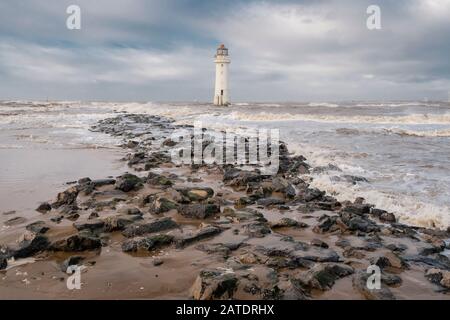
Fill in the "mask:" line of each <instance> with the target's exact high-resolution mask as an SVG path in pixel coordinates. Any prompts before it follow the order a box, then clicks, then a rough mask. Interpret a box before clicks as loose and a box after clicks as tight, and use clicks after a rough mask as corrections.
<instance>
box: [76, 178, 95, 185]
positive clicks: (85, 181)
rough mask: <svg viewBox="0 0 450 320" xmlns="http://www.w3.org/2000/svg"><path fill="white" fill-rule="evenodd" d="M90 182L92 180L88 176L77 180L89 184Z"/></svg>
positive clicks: (79, 182)
mask: <svg viewBox="0 0 450 320" xmlns="http://www.w3.org/2000/svg"><path fill="white" fill-rule="evenodd" d="M91 182H92V180H91V178H89V177H86V178H81V179H79V180H78V184H89V183H91Z"/></svg>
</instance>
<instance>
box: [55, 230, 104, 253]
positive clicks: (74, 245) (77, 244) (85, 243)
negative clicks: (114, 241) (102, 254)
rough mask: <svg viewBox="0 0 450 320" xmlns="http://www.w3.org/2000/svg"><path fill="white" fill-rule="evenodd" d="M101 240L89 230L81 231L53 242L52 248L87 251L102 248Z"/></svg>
mask: <svg viewBox="0 0 450 320" xmlns="http://www.w3.org/2000/svg"><path fill="white" fill-rule="evenodd" d="M101 246H102V243H101V240H100V239H99V238H97V237H95V236H94V235H92V234H91V233H89V232H80V233H79V234H76V235H73V236H70V237H67V238H65V239H62V240H58V241H55V242H54V243H52V245H51V248H52V249H53V250H54V251H66V252H70V251H85V250H95V249H99V248H101Z"/></svg>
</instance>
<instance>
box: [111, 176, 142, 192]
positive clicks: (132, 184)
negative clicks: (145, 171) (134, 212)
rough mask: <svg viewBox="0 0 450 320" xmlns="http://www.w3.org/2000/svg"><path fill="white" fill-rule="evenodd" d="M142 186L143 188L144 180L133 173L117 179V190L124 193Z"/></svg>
mask: <svg viewBox="0 0 450 320" xmlns="http://www.w3.org/2000/svg"><path fill="white" fill-rule="evenodd" d="M140 186H142V179H141V178H139V177H138V176H136V175H134V174H131V173H125V174H124V175H121V176H119V177H117V179H116V183H115V188H116V189H118V190H121V191H124V192H129V191H132V190H136V189H138V188H139V187H140Z"/></svg>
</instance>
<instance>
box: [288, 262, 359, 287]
mask: <svg viewBox="0 0 450 320" xmlns="http://www.w3.org/2000/svg"><path fill="white" fill-rule="evenodd" d="M353 272H354V270H353V268H352V267H350V266H347V265H345V264H342V263H319V264H316V265H315V266H314V267H312V268H311V269H309V270H308V271H306V272H304V273H302V274H300V276H297V277H295V279H296V280H297V281H298V282H299V283H300V284H301V285H302V286H303V287H305V288H309V289H318V290H329V289H331V288H332V287H333V285H334V283H335V281H336V280H337V279H340V278H343V277H346V276H348V275H350V274H353Z"/></svg>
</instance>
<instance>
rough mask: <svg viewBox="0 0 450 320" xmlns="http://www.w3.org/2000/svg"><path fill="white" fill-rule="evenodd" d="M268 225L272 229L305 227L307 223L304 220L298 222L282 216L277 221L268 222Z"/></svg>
mask: <svg viewBox="0 0 450 320" xmlns="http://www.w3.org/2000/svg"><path fill="white" fill-rule="evenodd" d="M270 227H271V228H272V229H277V228H286V227H294V228H307V227H308V225H307V224H306V223H304V222H299V221H297V220H294V219H291V218H282V219H281V220H279V221H276V222H272V223H270Z"/></svg>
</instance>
